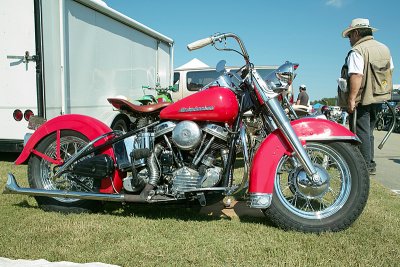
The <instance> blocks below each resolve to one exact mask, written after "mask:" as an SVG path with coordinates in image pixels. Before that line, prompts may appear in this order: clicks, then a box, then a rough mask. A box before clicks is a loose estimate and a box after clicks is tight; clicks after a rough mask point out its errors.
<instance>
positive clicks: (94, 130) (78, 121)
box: [15, 114, 122, 193]
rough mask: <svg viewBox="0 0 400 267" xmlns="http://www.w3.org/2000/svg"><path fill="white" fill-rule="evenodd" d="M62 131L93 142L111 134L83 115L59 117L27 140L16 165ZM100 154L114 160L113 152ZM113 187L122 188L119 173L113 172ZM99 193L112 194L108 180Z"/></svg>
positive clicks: (106, 151) (92, 119)
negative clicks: (38, 146)
mask: <svg viewBox="0 0 400 267" xmlns="http://www.w3.org/2000/svg"><path fill="white" fill-rule="evenodd" d="M62 130H73V131H76V132H79V133H81V134H83V135H84V136H86V137H87V138H88V139H89V140H93V139H95V138H96V137H99V136H100V135H103V134H105V133H108V132H111V131H112V130H111V129H110V127H108V126H107V125H105V124H104V123H103V122H101V121H99V120H97V119H95V118H92V117H89V116H85V115H78V114H69V115H61V116H58V117H55V118H54V119H51V120H49V121H47V122H46V123H45V124H43V125H41V126H40V127H39V128H38V129H37V130H36V131H35V132H34V133H33V135H32V136H31V137H30V138H29V140H28V142H27V143H26V145H25V147H24V149H23V150H22V152H21V154H20V155H19V157H18V158H17V160H16V161H15V164H16V165H19V164H22V163H24V162H26V161H27V159H28V158H29V156H30V155H31V154H32V153H35V148H36V146H37V144H38V143H39V142H40V141H41V140H43V138H45V137H46V136H48V135H49V134H52V133H54V132H58V133H59V132H60V131H62ZM102 153H104V154H107V155H110V156H111V157H112V158H114V159H115V156H114V151H113V150H112V148H109V149H107V150H105V151H103V152H102ZM113 178H114V179H113V180H114V186H115V188H116V189H117V190H118V191H119V190H120V189H121V188H122V180H121V173H120V172H118V171H116V172H114V177H113ZM100 192H102V193H113V192H114V190H113V189H112V185H111V182H110V180H109V179H103V182H102V184H101V189H100Z"/></svg>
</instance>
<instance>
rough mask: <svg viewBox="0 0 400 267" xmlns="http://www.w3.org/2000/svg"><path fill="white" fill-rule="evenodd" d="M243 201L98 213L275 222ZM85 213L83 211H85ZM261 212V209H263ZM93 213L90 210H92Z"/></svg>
mask: <svg viewBox="0 0 400 267" xmlns="http://www.w3.org/2000/svg"><path fill="white" fill-rule="evenodd" d="M13 206H16V207H20V208H26V209H40V208H39V207H38V206H36V205H31V204H29V202H28V201H27V200H23V201H21V202H19V203H16V204H13ZM243 209H244V208H243V206H242V205H237V206H236V207H233V208H231V209H225V208H223V205H222V203H221V204H220V205H218V204H214V205H211V206H206V207H203V208H201V209H200V206H195V205H193V206H187V205H172V204H169V205H159V204H121V203H115V202H106V203H103V205H102V207H101V208H99V211H97V212H94V214H100V215H111V216H117V217H132V216H134V217H142V218H146V219H149V220H164V219H174V220H180V221H198V222H203V221H206V222H210V221H219V220H240V221H241V222H243V223H255V224H263V225H266V226H273V224H272V223H271V222H270V221H269V220H268V218H266V217H265V216H259V215H258V214H256V213H255V211H254V210H252V209H250V208H247V210H248V211H247V212H246V211H245V210H243ZM43 211H45V212H46V213H47V212H54V213H59V214H60V215H68V214H70V213H77V212H70V213H68V212H55V211H49V210H43ZM227 211H233V212H234V213H235V216H233V217H231V216H230V214H229V212H227ZM81 213H83V212H81ZM260 214H261V211H260ZM88 216H89V214H88Z"/></svg>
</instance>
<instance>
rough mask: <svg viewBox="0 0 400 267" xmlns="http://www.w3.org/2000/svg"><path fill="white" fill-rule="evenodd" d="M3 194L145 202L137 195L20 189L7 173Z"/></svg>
mask: <svg viewBox="0 0 400 267" xmlns="http://www.w3.org/2000/svg"><path fill="white" fill-rule="evenodd" d="M3 194H20V195H30V196H40V197H62V198H77V199H88V200H98V201H114V202H141V203H145V202H147V201H146V200H144V199H142V198H140V196H139V195H124V194H101V193H91V192H76V191H65V190H64V191H63V190H45V189H36V188H22V187H20V186H19V185H18V183H17V181H16V180H15V177H14V175H13V174H11V173H9V174H8V178H7V183H6V187H5V188H4V190H3Z"/></svg>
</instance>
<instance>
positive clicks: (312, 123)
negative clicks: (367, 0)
mask: <svg viewBox="0 0 400 267" xmlns="http://www.w3.org/2000/svg"><path fill="white" fill-rule="evenodd" d="M291 125H292V127H293V129H294V131H295V132H296V134H297V136H298V137H299V139H300V140H301V141H302V142H303V143H305V142H307V141H330V140H332V141H334V140H339V141H340V140H342V141H346V140H349V141H353V142H358V141H359V139H358V138H357V136H356V135H355V134H354V133H352V132H351V131H350V130H348V129H347V128H345V127H344V126H342V125H340V124H337V123H335V122H332V121H329V120H324V119H316V118H304V119H299V120H295V121H292V122H291ZM292 152H293V150H292V149H291V148H290V146H289V144H288V142H287V141H286V139H285V137H284V136H283V134H282V132H281V131H280V130H275V131H274V132H273V133H271V134H270V135H268V136H267V138H265V140H264V141H263V142H262V144H261V145H260V147H259V149H258V150H257V152H256V154H255V156H254V159H253V162H252V166H251V170H250V181H249V193H252V194H257V193H266V194H272V193H273V190H274V180H275V175H276V168H277V166H278V163H279V161H280V160H281V158H282V157H283V156H284V155H285V154H287V155H290V154H291V153H292Z"/></svg>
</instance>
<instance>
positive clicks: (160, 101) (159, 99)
mask: <svg viewBox="0 0 400 267" xmlns="http://www.w3.org/2000/svg"><path fill="white" fill-rule="evenodd" d="M157 102H158V103H162V102H166V101H165V99H164V98H162V97H160V98H157Z"/></svg>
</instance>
